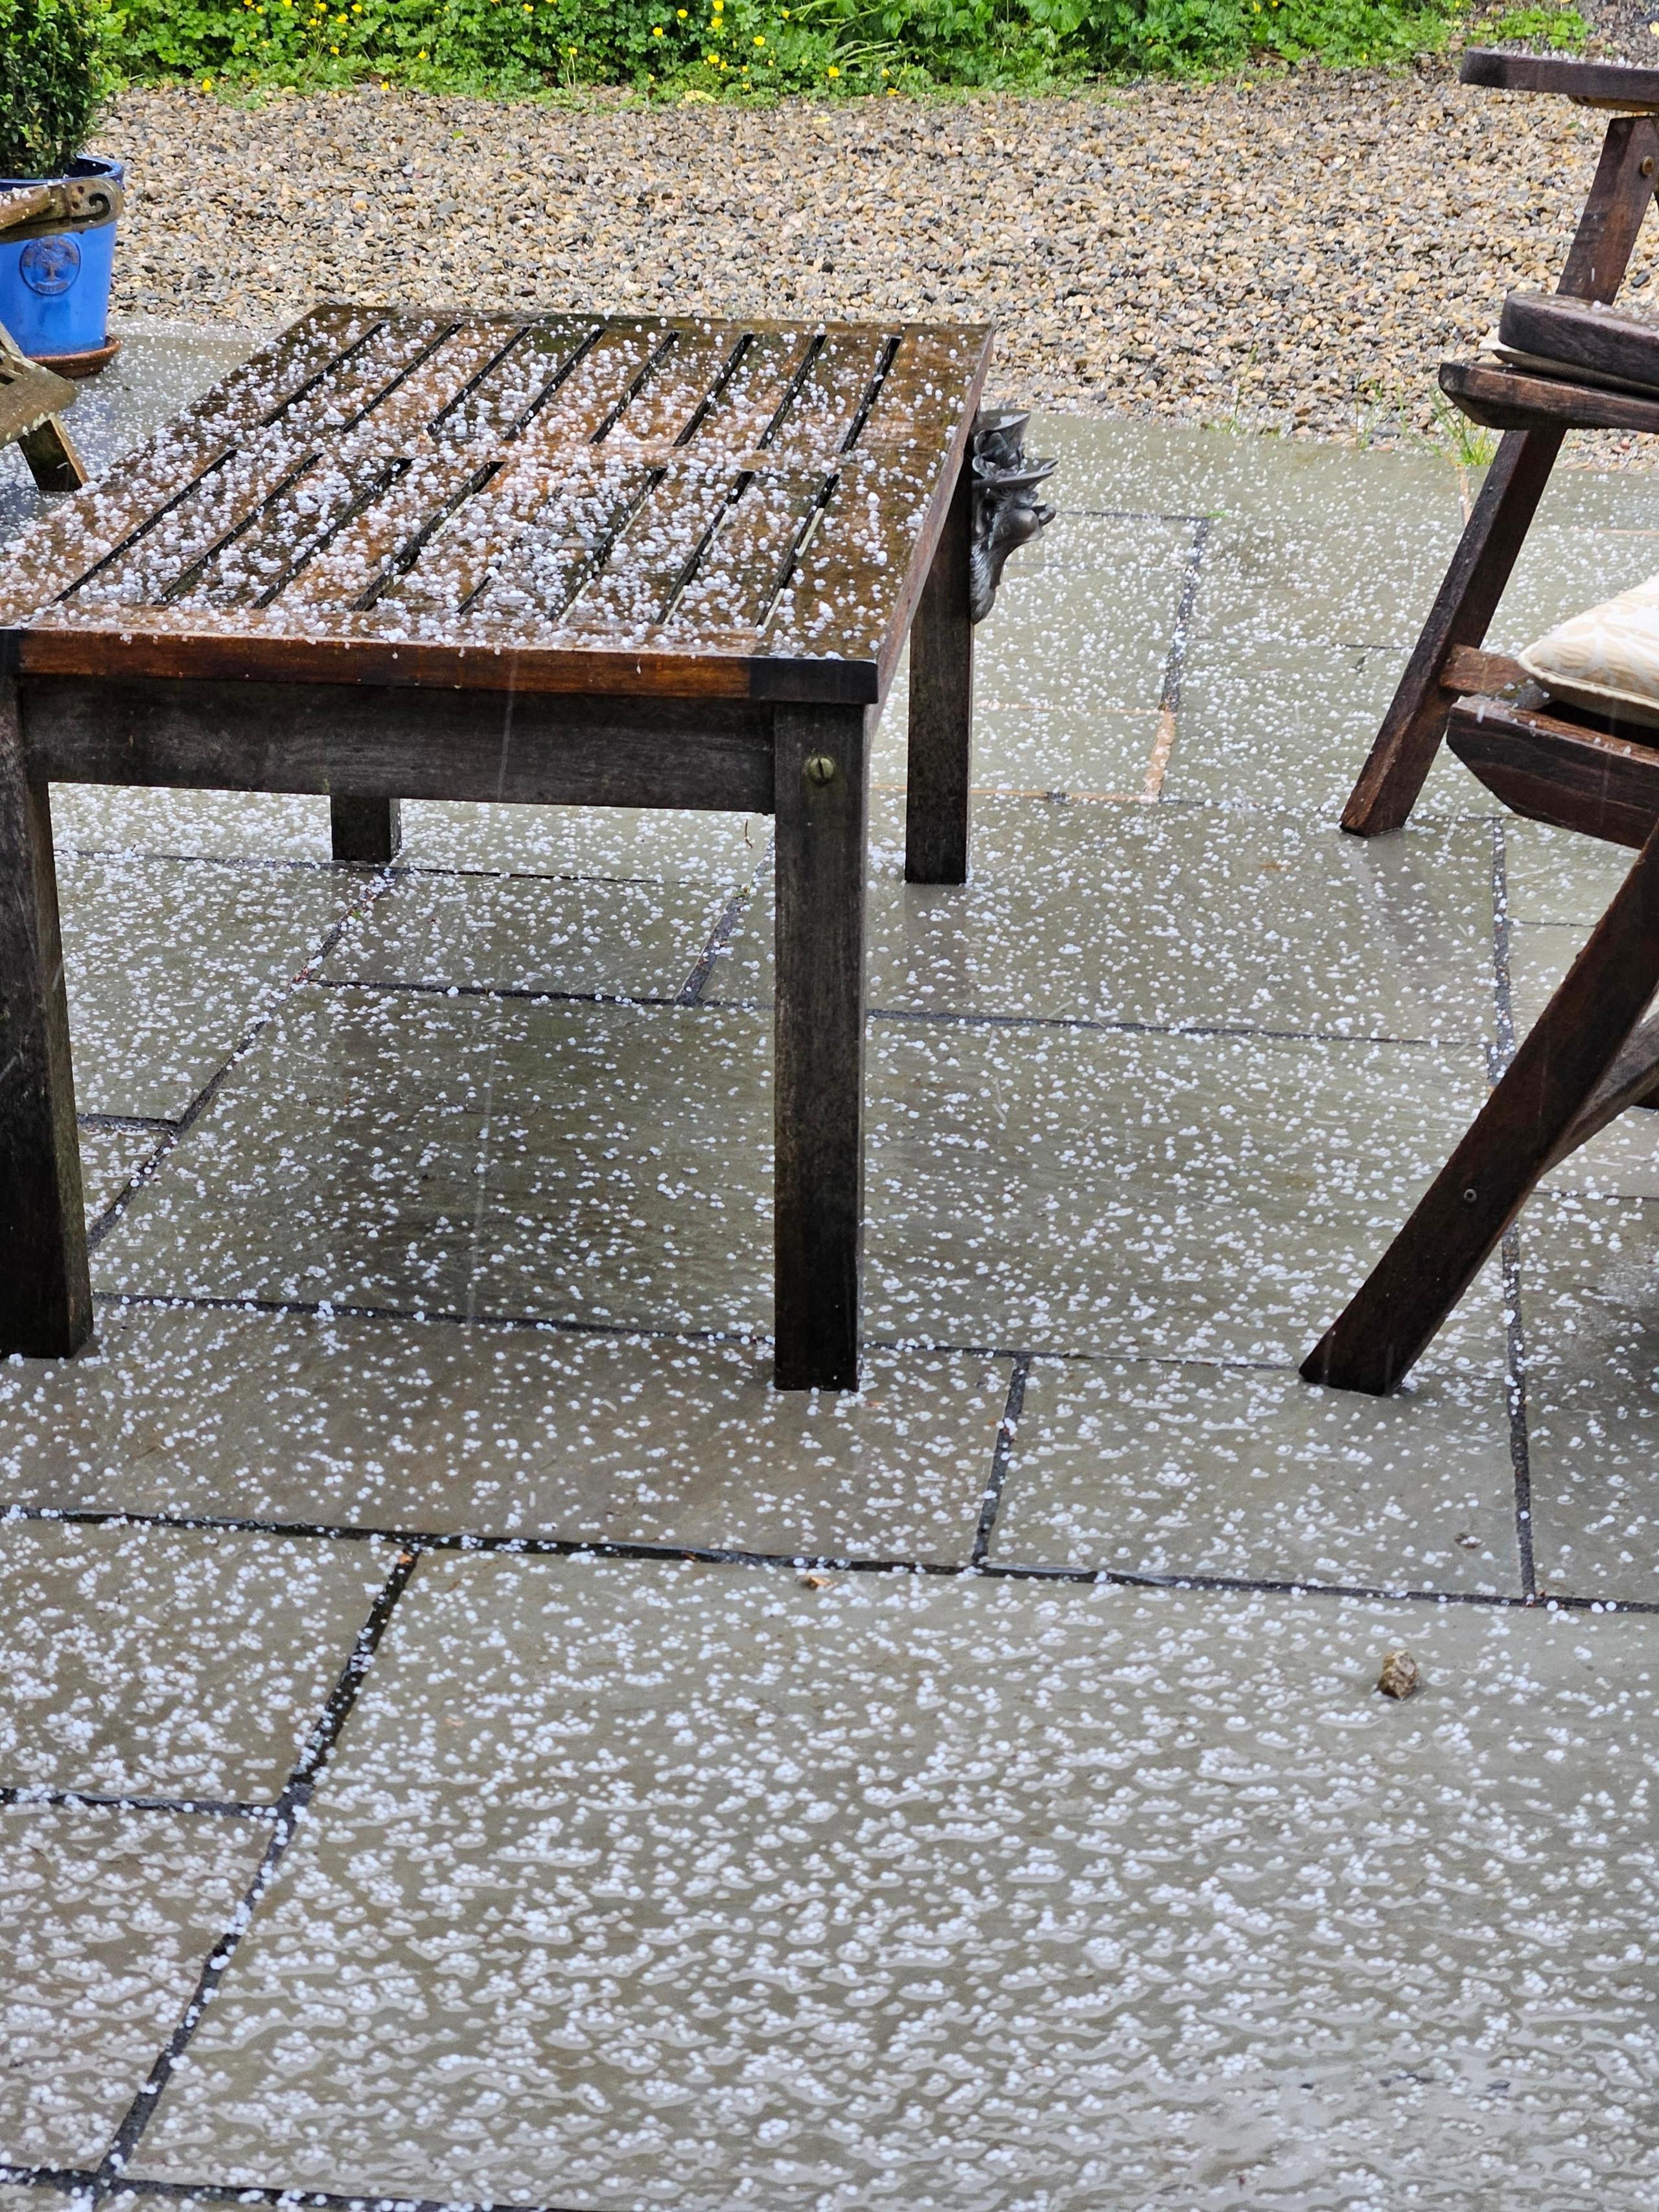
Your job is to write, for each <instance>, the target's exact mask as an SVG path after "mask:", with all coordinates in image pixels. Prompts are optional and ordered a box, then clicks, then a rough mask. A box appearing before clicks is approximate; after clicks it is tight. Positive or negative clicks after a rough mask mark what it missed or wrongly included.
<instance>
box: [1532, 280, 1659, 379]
mask: <svg viewBox="0 0 1659 2212" xmlns="http://www.w3.org/2000/svg"><path fill="white" fill-rule="evenodd" d="M1498 339H1499V342H1500V343H1502V344H1504V345H1506V346H1512V347H1513V348H1514V349H1515V350H1516V352H1517V353H1529V354H1539V355H1542V356H1545V357H1546V358H1547V359H1548V360H1550V361H1553V362H1560V363H1561V365H1562V370H1563V373H1564V374H1565V373H1567V372H1571V371H1573V370H1577V369H1588V370H1589V372H1590V373H1591V374H1592V375H1593V376H1606V377H1612V378H1613V379H1614V380H1616V381H1618V382H1619V383H1621V384H1631V385H1634V386H1637V387H1638V389H1639V390H1641V391H1643V392H1650V393H1655V394H1659V327H1656V326H1655V325H1653V324H1651V323H1647V322H1644V321H1643V320H1642V319H1640V318H1639V317H1638V316H1635V315H1630V314H1620V312H1619V310H1618V309H1617V307H1607V306H1598V305H1597V304H1596V303H1595V302H1594V301H1589V300H1564V299H1559V298H1555V299H1552V298H1549V297H1547V296H1546V295H1543V294H1540V293H1531V292H1511V293H1510V295H1509V296H1508V298H1507V299H1506V300H1505V301H1504V307H1503V313H1501V314H1500V316H1499V317H1498ZM1522 365H1523V366H1524V364H1522Z"/></svg>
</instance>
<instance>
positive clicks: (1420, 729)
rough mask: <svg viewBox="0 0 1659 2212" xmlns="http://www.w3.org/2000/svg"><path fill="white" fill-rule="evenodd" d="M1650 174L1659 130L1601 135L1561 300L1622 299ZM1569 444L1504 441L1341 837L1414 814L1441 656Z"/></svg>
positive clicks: (1624, 129)
mask: <svg viewBox="0 0 1659 2212" xmlns="http://www.w3.org/2000/svg"><path fill="white" fill-rule="evenodd" d="M1644 164H1646V167H1644ZM1656 164H1659V128H1656V126H1655V125H1654V123H1653V122H1652V120H1651V119H1650V118H1648V117H1646V116H1620V117H1617V118H1614V120H1613V122H1612V123H1610V124H1609V125H1608V126H1607V137H1606V138H1605V140H1604V141H1603V143H1602V147H1601V160H1600V161H1599V163H1598V165H1597V167H1596V172H1595V182H1594V183H1593V184H1592V185H1591V187H1590V193H1589V198H1588V200H1587V201H1586V202H1585V204H1584V209H1583V214H1582V215H1581V216H1580V217H1579V220H1578V228H1577V231H1576V232H1575V233H1574V235H1573V242H1572V246H1571V251H1570V252H1569V253H1568V255H1567V262H1566V266H1565V270H1563V272H1562V276H1561V283H1560V285H1559V289H1560V290H1561V291H1562V292H1563V293H1565V294H1570V295H1573V296H1575V297H1577V298H1581V299H1595V300H1610V299H1611V298H1612V297H1613V295H1614V294H1615V293H1616V292H1617V290H1618V289H1619V287H1620V284H1621V283H1623V281H1624V276H1625V270H1626V268H1627V267H1628V265H1629V263H1630V257H1631V253H1632V251H1633V249H1634V246H1635V244H1636V238H1637V234H1638V231H1639V230H1640V228H1641V226H1642V220H1643V217H1644V216H1645V215H1646V213H1647V210H1648V207H1649V204H1650V202H1651V200H1652V198H1653V197H1654V186H1655V181H1656ZM1564 436H1565V428H1563V427H1560V426H1557V425H1547V426H1545V427H1542V428H1534V429H1526V430H1511V431H1510V432H1509V433H1508V434H1507V435H1505V437H1504V441H1503V442H1502V444H1501V445H1500V446H1499V447H1498V453H1497V456H1496V458H1495V459H1494V460H1493V462H1492V466H1491V467H1490V468H1489V469H1488V470H1487V471H1486V482H1485V483H1483V484H1482V486H1481V488H1480V497H1479V498H1478V499H1477V501H1475V505H1474V512H1473V513H1471V515H1470V517H1469V520H1468V526H1467V527H1466V528H1465V530H1464V532H1463V535H1462V539H1461V540H1460V542H1459V544H1458V548H1457V550H1456V552H1455V554H1454V555H1453V556H1452V561H1451V565H1450V567H1449V568H1448V569H1447V571H1446V574H1445V577H1444V580H1443V582H1442V584H1441V586H1440V589H1439V592H1437V595H1436V598H1435V602H1434V605H1433V606H1432V608H1431V610H1430V613H1429V617H1428V620H1427V621H1426V622H1425V624H1424V626H1423V630H1422V634H1421V635H1420V636H1419V639H1418V641H1417V644H1416V647H1414V649H1413V653H1412V657H1411V659H1410V660H1409V661H1408V662H1407V665H1406V671H1405V673H1404V675H1403V676H1402V677H1401V679H1400V684H1399V688H1398V689H1397V690H1396V691H1395V696H1394V699H1393V701H1392V702H1391V703H1390V705H1389V710H1388V712H1387V714H1385V715H1384V716H1383V724H1382V726H1381V728H1380V729H1379V730H1378V732H1377V733H1376V740H1375V742H1374V743H1373V744H1372V746H1371V750H1370V757H1368V758H1367V760H1366V762H1365V765H1364V768H1363V769H1361V770H1360V773H1359V776H1358V781H1356V782H1355V784H1354V787H1353V790H1352V793H1350V795H1349V799H1348V803H1347V805H1346V807H1345V808H1344V810H1343V814H1342V826H1343V828H1344V829H1347V830H1350V831H1352V833H1353V834H1354V835H1355V836H1362V837H1375V836H1380V835H1382V834H1383V832H1385V831H1387V830H1390V829H1399V828H1400V827H1401V824H1402V823H1404V822H1405V821H1406V820H1407V817H1409V815H1410V813H1411V811H1412V808H1413V805H1415V804H1416V802H1417V795H1418V793H1419V791H1421V789H1422V788H1423V783H1424V779H1425V777H1426V776H1427V775H1428V772H1429V769H1430V768H1431V766H1432V764H1433V761H1434V756H1435V754H1436V752H1437V750H1438V749H1439V745H1440V739H1441V735H1442V732H1443V730H1444V728H1445V718H1446V696H1445V693H1444V690H1443V687H1442V685H1441V681H1440V678H1441V672H1442V671H1443V668H1444V666H1445V663H1446V656H1447V654H1448V653H1449V652H1450V651H1451V650H1452V648H1453V647H1455V646H1460V645H1479V644H1480V641H1481V639H1482V638H1483V637H1485V635H1486V629H1487V626H1488V624H1489V623H1491V621H1492V616H1493V614H1494V613H1495V612H1496V611H1497V608H1498V600H1499V599H1501V598H1502V597H1503V592H1504V586H1505V585H1506V584H1507V583H1508V581H1509V580H1510V572H1511V571H1512V570H1513V568H1514V567H1515V563H1516V558H1517V556H1519V553H1520V550H1521V547H1522V544H1523V543H1524V541H1525V538H1526V535H1527V532H1528V529H1529V528H1530V527H1531V525H1532V519H1533V517H1534V514H1535V513H1537V511H1538V502H1539V501H1540V500H1541V498H1542V497H1543V495H1544V488H1545V486H1546V485H1547V483H1548V482H1549V479H1550V472H1551V471H1552V470H1553V468H1554V466H1555V462H1556V457H1557V455H1558V454H1559V452H1560V450H1561V441H1562V439H1563V437H1564Z"/></svg>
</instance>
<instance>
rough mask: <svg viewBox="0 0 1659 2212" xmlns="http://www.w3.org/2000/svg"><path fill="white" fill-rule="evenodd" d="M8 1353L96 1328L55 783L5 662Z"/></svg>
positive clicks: (76, 1341)
mask: <svg viewBox="0 0 1659 2212" xmlns="http://www.w3.org/2000/svg"><path fill="white" fill-rule="evenodd" d="M0 1254H3V1265H0V1352H22V1353H24V1354H25V1355H27V1356H31V1357H34V1358H62V1357H64V1356H65V1355H66V1354H68V1353H70V1352H74V1351H76V1350H77V1349H78V1348H79V1346H82V1344H84V1343H85V1342H86V1340H87V1338H88V1336H89V1335H90V1334H92V1290H91V1285H90V1283H89V1281H88V1274H87V1229H86V1215H85V1212H84V1202H83V1200H82V1191H81V1152H80V1143H79V1139H78V1138H77V1137H76V1127H75V1082H74V1077H73V1074H72V1073H71V1070H70V1041H69V1012H68V1007H67V1005H66V1003H65V1000H64V951H63V945H62V941H61V939H60V937H59V934H58V881H57V872H56V869H55V866H54V864H53V859H52V811H51V807H50V805H49V803H48V799H47V795H46V785H45V783H44V782H42V781H40V780H39V779H38V778H33V777H31V776H30V775H29V774H28V772H27V764H26V759H25V752H24V744H23V737H22V730H21V720H20V717H19V714H18V712H17V702H16V698H15V692H14V690H13V687H12V684H11V680H10V678H9V676H8V675H6V674H5V672H4V671H3V669H0Z"/></svg>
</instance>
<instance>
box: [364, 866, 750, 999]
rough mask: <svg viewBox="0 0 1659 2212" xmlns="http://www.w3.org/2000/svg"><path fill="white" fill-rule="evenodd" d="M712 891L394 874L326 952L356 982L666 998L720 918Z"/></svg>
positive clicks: (717, 892) (560, 879)
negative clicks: (388, 885) (390, 884)
mask: <svg viewBox="0 0 1659 2212" xmlns="http://www.w3.org/2000/svg"><path fill="white" fill-rule="evenodd" d="M728 896H730V890H729V887H728V886H727V885H726V884H718V883H716V884H711V883H709V882H708V881H707V880H705V881H703V882H701V883H698V882H695V881H694V882H691V883H674V884H664V883H629V882H623V883H618V882H616V881H614V880H609V881H606V880H601V881H595V880H593V879H592V878H586V877H582V878H570V877H567V876H532V877H521V876H499V875H432V874H428V873H427V872H424V871H416V872H409V873H406V874H404V875H400V876H399V877H398V879H397V882H396V884H394V886H393V888H392V890H391V891H390V892H389V893H388V894H387V895H386V896H384V897H382V898H379V899H377V900H376V901H375V902H374V907H373V908H371V910H370V911H369V912H368V914H366V915H364V916H363V918H362V921H360V922H359V923H358V924H357V925H356V927H354V928H353V929H352V930H351V931H350V932H349V934H348V935H347V937H346V938H345V939H343V941H342V942H341V944H340V945H338V947H337V949H336V951H334V952H333V954H332V955H331V957H330V958H329V960H328V963H327V964H326V965H325V968H324V969H323V973H324V975H325V976H330V977H336V978H343V979H346V980H349V981H354V982H359V983H414V984H424V985H445V984H452V983H453V984H463V985H470V986H473V987H477V986H478V985H481V984H482V985H487V986H490V987H495V988H498V989H508V990H528V991H554V992H575V993H581V994H588V993H592V994H604V995H605V996H607V997H612V998H617V997H621V998H668V999H671V998H672V997H673V996H674V995H675V994H676V993H677V992H678V990H679V989H680V988H681V987H682V986H683V985H684V983H685V982H686V981H687V979H688V978H689V977H690V974H691V971H692V969H694V968H695V967H696V964H697V962H698V960H699V958H700V957H701V956H702V950H703V947H704V945H706V944H707V943H708V936H709V933H710V931H711V930H712V929H713V928H714V924H715V923H716V922H717V921H719V920H720V914H721V912H722V909H723V908H724V907H725V905H726V900H727V898H728Z"/></svg>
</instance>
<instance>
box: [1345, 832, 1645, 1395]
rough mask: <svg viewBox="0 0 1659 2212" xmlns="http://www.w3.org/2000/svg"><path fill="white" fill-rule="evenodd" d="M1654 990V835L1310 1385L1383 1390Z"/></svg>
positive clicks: (1561, 1136)
mask: <svg viewBox="0 0 1659 2212" xmlns="http://www.w3.org/2000/svg"><path fill="white" fill-rule="evenodd" d="M1656 987H1659V834H1656V835H1654V836H1650V837H1649V839H1648V842H1646V844H1644V847H1643V848H1642V854H1641V857H1640V859H1639V860H1638V861H1637V863H1636V866H1634V867H1633V868H1632V870H1631V872H1630V874H1629V875H1628V876H1627V877H1626V879H1625V882H1624V884H1623V885H1622V887H1621V888H1620V891H1619V894H1618V896H1616V897H1615V898H1614V900H1613V903H1612V905H1611V906H1610V907H1609V908H1607V912H1606V914H1605V915H1603V916H1602V917H1601V921H1600V922H1599V923H1598V924H1597V926H1596V928H1595V933H1594V934H1593V935H1592V937H1591V938H1590V940H1589V943H1588V944H1587V945H1585V947H1584V949H1583V951H1582V952H1581V953H1580V954H1579V956H1578V957H1577V960H1575V961H1574V962H1573V964H1572V966H1571V969H1569V970H1568V971H1567V975H1566V976H1565V980H1564V981H1563V982H1562V983H1561V985H1560V987H1559V989H1558V990H1557V991H1556V992H1555V994H1554V995H1553V998H1552V999H1551V1000H1550V1002H1549V1004H1548V1006H1547V1007H1546V1008H1545V1009H1544V1012H1543V1013H1542V1014H1541V1016H1540V1017H1539V1018H1538V1020H1537V1022H1536V1023H1535V1024H1534V1026H1533V1028H1532V1030H1531V1031H1530V1033H1529V1034H1528V1036H1527V1038H1526V1040H1525V1042H1523V1043H1522V1046H1521V1048H1520V1050H1519V1051H1518V1052H1517V1053H1516V1056H1515V1058H1514V1060H1513V1061H1512V1062H1511V1063H1510V1067H1509V1069H1508V1071H1507V1073H1505V1074H1504V1078H1503V1080H1502V1081H1501V1082H1500V1083H1499V1084H1498V1087H1497V1088H1496V1090H1495V1091H1493V1092H1492V1096H1491V1097H1489V1098H1488V1099H1487V1101H1486V1104H1485V1106H1483V1107H1482V1109H1480V1114H1479V1115H1477V1116H1476V1117H1475V1120H1474V1124H1473V1125H1472V1127H1470V1129H1469V1130H1468V1133H1467V1135H1466V1136H1465V1137H1464V1138H1463V1139H1462V1143H1461V1144H1460V1145H1459V1146H1458V1147H1457V1149H1456V1151H1455V1152H1453V1154H1452V1156H1451V1158H1450V1159H1449V1161H1448V1162H1447V1163H1446V1165H1445V1166H1444V1167H1443V1169H1442V1170H1441V1171H1440V1173H1439V1174H1438V1175H1437V1176H1436V1177H1435V1179H1434V1182H1432V1183H1431V1186H1430V1188H1429V1189H1428V1191H1427V1192H1426V1194H1425V1196H1424V1197H1423V1199H1422V1200H1421V1201H1420V1202H1419V1205H1418V1206H1416V1207H1415V1209H1414V1210H1413V1213H1412V1215H1411V1218H1410V1219H1409V1220H1408V1221H1407V1224H1406V1225H1405V1227H1404V1228H1403V1229H1402V1230H1401V1232H1400V1234H1399V1236H1398V1237H1395V1241H1394V1243H1392V1244H1391V1245H1390V1246H1389V1249H1388V1250H1387V1252H1386V1253H1385V1254H1384V1255H1383V1258H1382V1260H1381V1261H1379V1262H1378V1263H1377V1265H1376V1267H1375V1268H1374V1269H1373V1270H1372V1272H1371V1273H1370V1276H1368V1277H1367V1279H1366V1280H1365V1283H1364V1287H1363V1288H1362V1289H1361V1290H1360V1291H1359V1292H1358V1295H1357V1296H1356V1297H1354V1299H1353V1300H1352V1303H1351V1304H1349V1305H1348V1307H1347V1308H1346V1310H1345V1311H1344V1312H1343V1313H1342V1315H1341V1316H1340V1318H1339V1319H1338V1320H1337V1321H1336V1322H1335V1323H1334V1325H1333V1327H1332V1328H1330V1329H1329V1330H1328V1332H1327V1333H1326V1334H1325V1335H1324V1336H1323V1337H1322V1339H1321V1340H1320V1341H1319V1343H1318V1344H1317V1345H1316V1346H1315V1347H1314V1349H1313V1351H1312V1352H1310V1354H1309V1355H1308V1358H1307V1359H1306V1360H1305V1361H1304V1364H1303V1367H1302V1374H1303V1376H1304V1379H1305V1380H1306V1381H1308V1382H1310V1383H1331V1384H1334V1386H1335V1387H1336V1388H1337V1389H1344V1390H1364V1391H1369V1392H1371V1393H1373V1394H1380V1393H1382V1392H1384V1391H1388V1390H1391V1389H1394V1387H1395V1384H1396V1383H1398V1382H1399V1381H1400V1379H1401V1376H1404V1375H1405V1374H1407V1372H1408V1371H1409V1370H1410V1369H1411V1367H1412V1366H1413V1364H1414V1363H1415V1362H1416V1360H1417V1359H1418V1358H1419V1356H1420V1355H1421V1353H1422V1352H1423V1351H1424V1350H1425V1347H1426V1346H1427V1345H1428V1344H1429V1343H1430V1341H1431V1339H1432V1338H1433V1336H1434V1334H1435V1333H1436V1331H1437V1329H1438V1328H1439V1327H1440V1325H1441V1323H1442V1322H1443V1321H1444V1320H1445V1318H1446V1316H1447V1315H1448V1314H1449V1313H1450V1311H1451V1310H1452V1308H1453V1307H1454V1306H1455V1304H1457V1302H1458V1300H1459V1299H1460V1298H1461V1297H1462V1295H1463V1293H1464V1292H1465V1291H1467V1290H1468V1286H1469V1285H1470V1284H1471V1283H1472V1282H1473V1281H1474V1278H1475V1276H1476V1275H1477V1274H1478V1273H1480V1269H1481V1267H1483V1266H1484V1265H1485V1263H1486V1260H1487V1259H1488V1257H1489V1256H1490V1255H1491V1254H1492V1252H1493V1251H1494V1250H1495V1249H1497V1246H1498V1241H1499V1239H1500V1238H1501V1237H1502V1236H1503V1234H1504V1231H1505V1230H1506V1229H1507V1228H1508V1227H1509V1225H1510V1222H1511V1221H1512V1220H1513V1219H1514V1218H1515V1216H1516V1213H1517V1212H1519V1211H1520V1209H1521V1206H1522V1204H1523V1202H1524V1201H1525V1200H1526V1197H1527V1194H1528V1192H1529V1191H1530V1190H1531V1189H1532V1188H1533V1187H1534V1184H1535V1183H1536V1182H1537V1181H1538V1179H1539V1177H1540V1176H1541V1175H1542V1174H1543V1173H1544V1172H1545V1170H1547V1168H1548V1167H1549V1165H1550V1164H1551V1163H1552V1162H1553V1160H1556V1159H1559V1158H1561V1157H1562V1148H1563V1146H1565V1145H1566V1144H1567V1143H1568V1141H1569V1139H1571V1136H1572V1133H1573V1132H1574V1130H1575V1128H1576V1127H1583V1126H1584V1125H1585V1117H1586V1115H1587V1114H1588V1112H1589V1109H1591V1107H1592V1104H1593V1102H1594V1101H1595V1098H1596V1096H1597V1094H1598V1091H1599V1090H1600V1087H1601V1085H1602V1084H1603V1083H1604V1081H1605V1080H1606V1079H1607V1077H1608V1076H1609V1075H1610V1073H1611V1072H1612V1070H1613V1066H1614V1064H1615V1062H1616V1061H1617V1060H1618V1058H1619V1054H1620V1049H1621V1048H1622V1047H1623V1046H1624V1045H1625V1043H1626V1040H1627V1039H1628V1038H1629V1036H1630V1035H1631V1032H1632V1030H1633V1029H1634V1028H1635V1027H1636V1024H1637V1023H1638V1021H1639V1020H1640V1019H1641V1017H1642V1015H1643V1013H1644V1012H1645V1010H1646V1007H1647V1005H1648V1002H1649V1000H1650V999H1651V998H1652V996H1653V994H1654V991H1655V988H1656Z"/></svg>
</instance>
